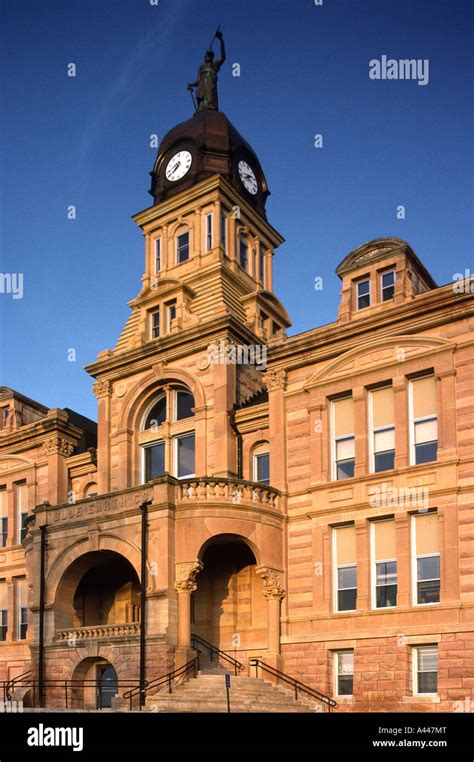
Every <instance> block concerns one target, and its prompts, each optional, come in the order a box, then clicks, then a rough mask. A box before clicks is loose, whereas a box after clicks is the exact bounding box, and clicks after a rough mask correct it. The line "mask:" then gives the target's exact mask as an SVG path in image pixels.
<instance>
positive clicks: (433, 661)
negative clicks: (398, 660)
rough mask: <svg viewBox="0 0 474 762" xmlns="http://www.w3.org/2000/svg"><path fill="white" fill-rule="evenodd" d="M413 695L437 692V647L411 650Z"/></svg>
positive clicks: (421, 647)
mask: <svg viewBox="0 0 474 762" xmlns="http://www.w3.org/2000/svg"><path fill="white" fill-rule="evenodd" d="M412 667H413V693H414V694H415V695H420V694H421V695H422V694H427V693H428V694H432V693H437V692H438V646H418V647H416V648H413V665H412Z"/></svg>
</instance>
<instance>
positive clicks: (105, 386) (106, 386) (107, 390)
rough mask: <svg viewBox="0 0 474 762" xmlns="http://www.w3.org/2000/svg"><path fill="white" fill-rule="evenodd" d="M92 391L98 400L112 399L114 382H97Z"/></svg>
mask: <svg viewBox="0 0 474 762" xmlns="http://www.w3.org/2000/svg"><path fill="white" fill-rule="evenodd" d="M92 390H93V392H94V394H95V396H96V397H97V399H101V397H110V395H111V394H112V382H111V381H107V380H105V381H96V382H95V384H94V385H93V387H92Z"/></svg>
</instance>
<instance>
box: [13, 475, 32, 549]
mask: <svg viewBox="0 0 474 762" xmlns="http://www.w3.org/2000/svg"><path fill="white" fill-rule="evenodd" d="M13 493H14V502H15V516H16V526H17V542H18V544H19V543H21V542H23V540H24V539H25V536H26V527H25V521H26V517H27V516H28V487H27V486H26V482H17V484H14V485H13Z"/></svg>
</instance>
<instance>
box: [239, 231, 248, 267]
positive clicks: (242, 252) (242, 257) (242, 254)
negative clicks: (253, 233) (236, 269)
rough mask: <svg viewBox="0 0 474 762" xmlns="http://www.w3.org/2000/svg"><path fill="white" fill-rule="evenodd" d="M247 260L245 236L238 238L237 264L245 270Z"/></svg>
mask: <svg viewBox="0 0 474 762" xmlns="http://www.w3.org/2000/svg"><path fill="white" fill-rule="evenodd" d="M247 262H248V246H247V241H246V240H245V238H239V264H240V266H241V267H242V268H243V269H244V270H246V269H247Z"/></svg>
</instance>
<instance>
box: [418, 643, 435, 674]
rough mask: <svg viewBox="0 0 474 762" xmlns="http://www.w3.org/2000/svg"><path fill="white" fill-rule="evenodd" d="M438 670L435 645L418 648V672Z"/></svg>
mask: <svg viewBox="0 0 474 762" xmlns="http://www.w3.org/2000/svg"><path fill="white" fill-rule="evenodd" d="M437 671H438V649H437V647H436V646H434V647H433V646H427V647H426V648H419V649H418V672H437Z"/></svg>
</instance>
